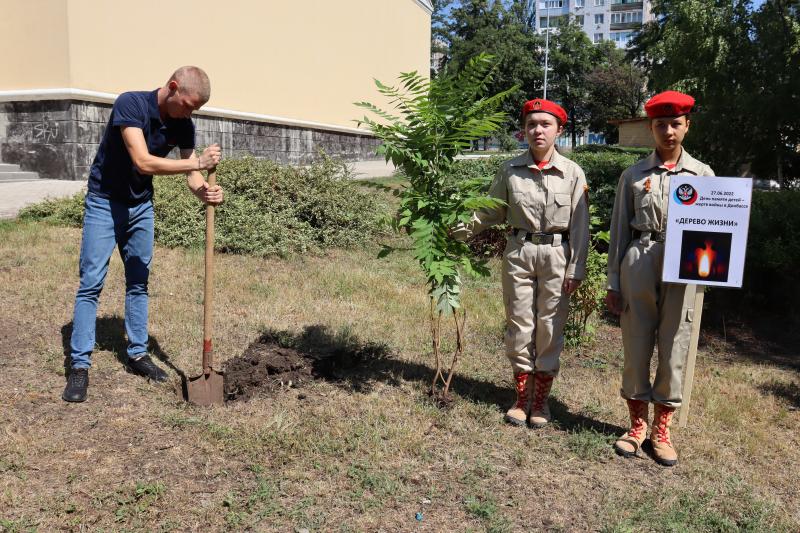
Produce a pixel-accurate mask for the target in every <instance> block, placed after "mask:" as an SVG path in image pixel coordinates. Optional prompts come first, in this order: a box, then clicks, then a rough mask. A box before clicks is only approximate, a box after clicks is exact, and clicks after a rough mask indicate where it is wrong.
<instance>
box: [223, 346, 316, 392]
mask: <svg viewBox="0 0 800 533" xmlns="http://www.w3.org/2000/svg"><path fill="white" fill-rule="evenodd" d="M312 364H313V361H310V360H309V358H307V357H305V356H304V355H303V354H301V353H300V352H298V351H297V350H295V349H294V348H283V347H281V346H279V345H278V344H276V343H274V342H262V339H259V340H258V341H256V342H254V343H252V344H251V345H250V346H249V347H248V348H247V349H246V350H245V352H244V354H242V355H241V356H239V357H235V358H233V359H230V360H229V361H228V362H227V363H226V364H225V399H226V400H227V401H233V400H249V399H250V398H251V397H252V396H253V395H254V394H255V393H275V392H277V391H280V390H285V389H287V388H291V387H300V386H302V385H304V384H305V383H306V382H307V381H311V380H312V379H313V375H312V371H311V370H312Z"/></svg>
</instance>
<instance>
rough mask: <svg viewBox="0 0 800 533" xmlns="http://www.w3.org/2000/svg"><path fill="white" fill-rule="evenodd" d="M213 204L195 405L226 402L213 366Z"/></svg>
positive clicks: (192, 386) (212, 175)
mask: <svg viewBox="0 0 800 533" xmlns="http://www.w3.org/2000/svg"><path fill="white" fill-rule="evenodd" d="M207 181H208V185H209V187H213V186H214V185H216V183H217V169H216V168H212V169H211V170H209V172H208V180H207ZM213 288H214V206H213V205H206V277H205V288H204V290H203V373H202V374H200V375H199V376H196V377H192V378H189V382H188V383H187V396H188V400H189V401H190V402H191V403H193V404H196V405H214V404H216V405H222V404H223V403H224V402H225V394H224V392H223V385H224V379H223V374H222V372H219V371H217V370H214V351H213V349H212V346H211V313H212V308H213V303H214V300H213V298H212V290H213Z"/></svg>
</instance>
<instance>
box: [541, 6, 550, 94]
mask: <svg viewBox="0 0 800 533" xmlns="http://www.w3.org/2000/svg"><path fill="white" fill-rule="evenodd" d="M549 1H550V0H544V11H545V13H546V16H547V28H545V30H544V31H545V34H544V94H543V95H542V98H544V99H545V100H547V70H548V66H547V63H548V60H549V57H550V7H549V6H548V5H547V3H548V2H549Z"/></svg>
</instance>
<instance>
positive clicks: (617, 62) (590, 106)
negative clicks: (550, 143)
mask: <svg viewBox="0 0 800 533" xmlns="http://www.w3.org/2000/svg"><path fill="white" fill-rule="evenodd" d="M597 55H598V58H599V59H600V61H599V62H597V63H596V64H595V66H594V68H593V69H592V70H591V72H589V74H588V75H587V80H586V81H587V84H588V87H589V90H588V96H587V104H586V109H587V111H588V113H589V128H590V129H591V130H592V131H598V132H603V133H604V134H605V138H606V142H608V143H610V144H613V143H615V142H616V141H617V138H618V137H617V136H618V131H617V128H616V127H615V126H612V125H611V124H609V123H608V121H609V120H613V119H622V118H632V117H637V116H639V114H640V110H641V108H642V104H644V102H645V99H646V97H647V93H646V91H645V75H644V71H643V70H642V69H641V68H640V67H638V66H636V65H635V64H633V63H632V62H630V61H628V60H627V59H626V57H625V53H624V52H623V51H621V50H619V49H618V48H617V47H616V46H614V43H612V42H611V41H604V42H603V43H601V44H600V45H598V47H597Z"/></svg>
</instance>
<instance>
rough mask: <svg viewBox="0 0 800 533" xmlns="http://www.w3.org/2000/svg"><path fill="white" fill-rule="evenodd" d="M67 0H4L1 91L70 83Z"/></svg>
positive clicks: (0, 25)
mask: <svg viewBox="0 0 800 533" xmlns="http://www.w3.org/2000/svg"><path fill="white" fill-rule="evenodd" d="M67 25H68V20H67V0H0V91H1V90H19V89H31V88H37V89H52V88H58V87H66V86H68V84H69V81H70V77H69V45H68V42H69V40H68V32H67Z"/></svg>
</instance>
